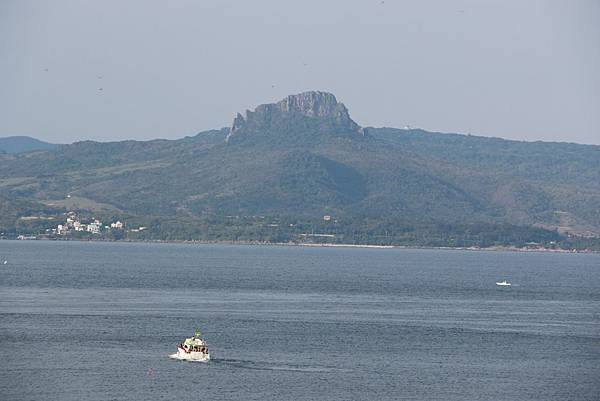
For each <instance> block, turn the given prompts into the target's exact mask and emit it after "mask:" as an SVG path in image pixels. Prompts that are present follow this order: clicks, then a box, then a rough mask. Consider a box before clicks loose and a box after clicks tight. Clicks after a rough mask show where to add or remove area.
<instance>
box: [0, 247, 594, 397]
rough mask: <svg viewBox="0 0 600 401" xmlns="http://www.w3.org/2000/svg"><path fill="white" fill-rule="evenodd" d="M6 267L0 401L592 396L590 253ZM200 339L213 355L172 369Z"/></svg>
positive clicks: (179, 256) (106, 250)
mask: <svg viewBox="0 0 600 401" xmlns="http://www.w3.org/2000/svg"><path fill="white" fill-rule="evenodd" d="M3 260H7V263H6V264H0V358H1V362H0V399H1V400H10V401H18V400H63V401H64V400H77V401H86V400H511V401H513V400H540V401H541V400H543V401H548V400H562V401H565V400H598V399H600V255H593V254H548V253H512V252H468V251H441V250H401V249H344V248H308V247H278V246H273V247H271V246H226V245H186V244H141V243H137V244H132V243H85V242H43V241H20V242H17V241H0V263H1V261H3ZM504 278H507V279H509V280H511V281H512V282H513V286H512V287H510V288H501V287H497V286H496V285H495V282H496V281H498V280H501V279H504ZM196 327H199V328H200V329H201V330H202V333H203V335H204V337H205V338H206V340H207V341H208V343H209V346H210V350H211V356H212V358H213V360H212V361H211V362H209V363H207V364H204V363H190V362H182V361H176V360H172V359H170V358H168V355H169V354H171V353H173V352H175V350H176V345H177V343H178V342H179V341H180V340H182V339H183V338H184V337H186V336H191V335H192V334H193V332H194V329H195V328H196Z"/></svg>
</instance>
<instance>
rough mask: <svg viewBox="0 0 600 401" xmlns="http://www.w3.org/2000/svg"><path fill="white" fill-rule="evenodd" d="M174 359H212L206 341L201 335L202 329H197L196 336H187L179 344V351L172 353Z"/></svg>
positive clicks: (196, 360)
mask: <svg viewBox="0 0 600 401" xmlns="http://www.w3.org/2000/svg"><path fill="white" fill-rule="evenodd" d="M171 358H173V359H179V360H182V361H193V362H208V361H210V353H209V352H208V345H207V344H206V341H204V340H203V339H202V337H201V336H200V331H199V330H196V332H195V333H194V337H190V338H186V339H185V340H184V341H182V342H181V343H180V344H179V345H178V346H177V353H176V354H173V355H171Z"/></svg>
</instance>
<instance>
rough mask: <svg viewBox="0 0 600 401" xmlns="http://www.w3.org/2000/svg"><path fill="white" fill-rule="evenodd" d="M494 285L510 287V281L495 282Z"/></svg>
mask: <svg viewBox="0 0 600 401" xmlns="http://www.w3.org/2000/svg"><path fill="white" fill-rule="evenodd" d="M496 285H499V286H501V287H510V286H511V285H512V284H511V282H510V281H506V280H502V281H496Z"/></svg>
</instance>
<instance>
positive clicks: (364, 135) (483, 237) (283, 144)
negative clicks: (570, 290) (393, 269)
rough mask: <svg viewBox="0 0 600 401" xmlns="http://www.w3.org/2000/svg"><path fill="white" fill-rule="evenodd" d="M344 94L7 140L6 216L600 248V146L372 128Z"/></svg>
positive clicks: (364, 240)
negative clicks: (296, 108) (75, 135)
mask: <svg viewBox="0 0 600 401" xmlns="http://www.w3.org/2000/svg"><path fill="white" fill-rule="evenodd" d="M327 101H328V102H330V103H331V102H332V100H331V99H330V98H329V99H327ZM330 108H331V110H333V112H334V113H337V114H335V115H322V116H316V117H315V116H311V117H307V116H306V115H304V114H301V113H293V112H282V111H281V110H279V109H278V108H277V107H265V108H259V109H260V110H259V111H257V112H255V113H251V114H250V115H249V116H248V117H247V118H246V119H243V118H242V119H238V120H236V121H237V122H238V123H239V124H238V125H237V126H236V131H235V133H234V135H232V137H231V138H230V140H227V141H226V136H227V134H228V132H229V130H228V129H221V130H213V131H208V132H204V133H200V134H198V135H196V136H194V137H186V138H183V139H180V140H172V141H169V140H155V141H147V142H138V141H123V142H111V143H97V142H90V141H86V142H79V143H75V144H73V145H66V146H60V147H58V148H56V149H53V150H48V151H40V152H33V153H23V154H15V155H8V154H4V155H0V211H3V214H2V217H1V220H0V224H2V226H1V227H2V229H3V230H4V232H9V233H12V234H15V233H33V232H38V233H39V234H41V233H42V232H43V231H44V230H46V229H48V228H50V226H52V227H55V225H56V224H55V223H56V221H50V220H47V219H44V218H40V219H29V220H27V219H26V220H23V219H22V217H32V216H33V217H36V216H38V215H40V216H39V217H44V216H45V214H48V213H50V214H52V213H54V214H53V216H54V217H55V218H56V219H58V220H59V221H60V220H61V219H63V220H64V216H62V213H64V211H65V210H74V211H77V212H79V213H80V214H82V215H86V216H88V217H92V216H95V217H98V218H102V219H103V221H107V220H106V219H108V218H113V217H114V218H115V219H116V218H120V219H121V220H126V221H127V222H128V224H130V227H134V226H136V225H137V226H145V227H148V229H147V230H144V231H141V232H130V231H129V232H128V231H124V232H122V233H116V232H114V233H111V234H110V236H111V237H107V238H112V239H141V240H154V239H160V240H205V241H212V240H226V241H269V242H288V241H294V242H311V241H312V242H319V241H327V242H335V243H353V244H381V245H386V244H395V245H411V246H413V245H414V246H453V247H468V246H480V247H488V246H499V245H502V246H507V245H513V246H519V247H522V246H526V245H528V244H529V245H532V246H533V243H537V244H541V245H540V246H545V247H557V246H559V247H564V248H569V249H571V248H578V249H584V248H588V249H592V248H593V249H596V248H597V246H598V245H597V244H598V241H599V240H598V235H599V234H600V146H590V145H577V144H569V143H544V142H533V143H529V142H519V141H508V140H503V139H498V138H483V137H476V136H467V135H457V134H439V133H431V132H426V131H422V130H399V129H392V128H365V129H364V130H360V129H359V128H358V127H357V126H356V124H354V123H353V122H352V121H351V120H350V119H349V117H348V116H347V115H346V114H344V110H345V109H344V108H341V107H340V106H337V105H335V104H331V107H330ZM322 109H323V108H322ZM319 110H321V109H319ZM323 110H325V109H323ZM68 195H70V196H71V197H70V198H68ZM44 203H45V204H46V205H52V206H44V205H43V204H44ZM324 215H332V216H334V219H335V220H337V223H335V224H326V222H324V221H323V216H324ZM227 216H238V217H235V218H233V217H227ZM257 216H263V218H259V217H257ZM45 217H48V216H45ZM50 223H52V224H51V225H49V224H50ZM28 230H29V231H28ZM313 233H317V234H325V235H333V237H331V236H329V237H319V236H312V235H307V234H313ZM12 234H11V235H12ZM303 234H305V235H303ZM78 235H88V234H78ZM106 235H109V234H106ZM535 246H537V245H535Z"/></svg>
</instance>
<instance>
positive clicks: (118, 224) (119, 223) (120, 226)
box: [110, 220, 123, 230]
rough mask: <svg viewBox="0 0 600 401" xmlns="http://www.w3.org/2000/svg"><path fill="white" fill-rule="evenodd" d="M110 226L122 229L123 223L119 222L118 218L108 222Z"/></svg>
mask: <svg viewBox="0 0 600 401" xmlns="http://www.w3.org/2000/svg"><path fill="white" fill-rule="evenodd" d="M110 228H116V229H119V230H121V229H123V223H121V222H120V221H119V220H117V222H116V223H110Z"/></svg>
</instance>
